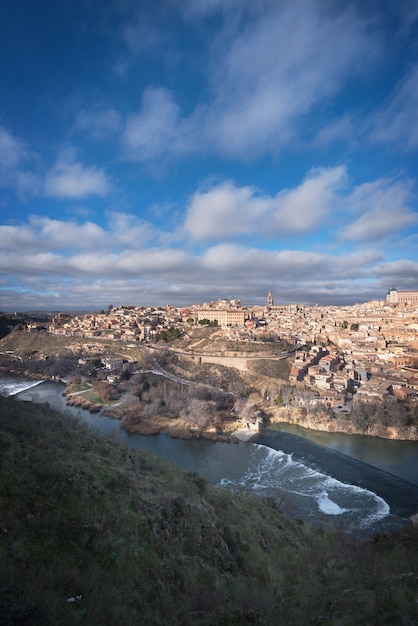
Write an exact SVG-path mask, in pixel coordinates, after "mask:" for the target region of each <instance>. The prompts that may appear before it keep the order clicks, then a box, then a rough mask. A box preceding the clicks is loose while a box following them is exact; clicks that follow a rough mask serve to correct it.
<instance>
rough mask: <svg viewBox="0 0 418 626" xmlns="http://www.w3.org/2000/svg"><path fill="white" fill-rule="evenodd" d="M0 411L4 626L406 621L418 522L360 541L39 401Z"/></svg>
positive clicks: (415, 607)
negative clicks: (221, 485)
mask: <svg viewBox="0 0 418 626" xmlns="http://www.w3.org/2000/svg"><path fill="white" fill-rule="evenodd" d="M0 418H1V426H2V437H1V439H0V451H1V454H0V530H1V535H2V540H1V542H0V561H1V563H2V567H1V568H0V606H1V614H2V623H4V624H7V625H10V626H11V625H12V624H17V623H19V624H23V623H24V624H29V623H31V624H79V623H86V624H106V623H112V624H126V626H134V625H135V624H138V623H143V624H158V625H159V626H169V625H170V626H208V624H227V623H228V624H238V623H239V624H250V623H251V624H276V623H294V624H303V623H305V622H306V616H310V618H311V621H312V622H313V621H315V623H320V622H322V623H325V622H326V623H330V624H331V623H332V624H336V623H341V624H343V623H344V624H351V623H362V624H383V623H388V622H389V621H390V622H391V623H397V624H412V623H416V621H417V619H418V604H417V594H416V580H417V576H418V564H417V561H416V551H417V549H418V534H417V529H414V528H408V529H405V531H404V532H402V533H400V534H399V535H398V536H390V535H386V536H384V537H377V538H375V539H373V540H369V541H361V542H358V541H355V540H353V539H352V538H348V537H344V536H343V535H342V534H341V533H333V532H330V531H327V530H324V529H321V530H318V529H315V528H314V527H312V526H311V525H309V524H303V523H300V522H297V521H295V520H293V519H291V517H289V516H288V515H285V514H283V513H282V512H280V511H279V510H278V507H277V505H276V504H275V503H274V502H272V501H271V500H269V501H267V500H263V499H262V498H259V497H255V496H254V495H251V494H247V493H243V492H242V491H241V492H239V493H238V492H233V491H231V490H226V489H214V488H213V487H211V485H210V484H208V483H207V482H206V481H205V480H204V479H203V478H201V477H200V476H198V475H197V474H196V473H193V472H187V473H185V472H182V471H180V470H179V469H177V468H175V467H173V466H172V465H169V464H167V463H165V462H163V461H161V460H160V459H158V458H156V457H155V456H152V455H147V454H144V453H142V452H137V451H134V450H130V449H127V448H126V446H124V445H119V444H118V443H117V442H116V441H115V440H114V439H113V438H112V439H109V438H105V437H98V436H97V433H94V432H92V431H91V430H90V429H88V428H86V427H85V426H84V425H83V424H82V423H80V421H78V422H77V421H76V420H72V419H67V418H65V419H64V418H63V416H62V414H57V413H55V412H54V411H51V410H50V409H48V407H46V406H45V405H34V404H32V403H24V402H17V401H13V400H12V399H7V398H6V399H3V398H0ZM243 447H245V446H243ZM230 449H231V450H234V451H237V450H238V446H236V447H235V446H234V447H233V448H230ZM11 476H12V477H13V480H11V479H10V477H11ZM138 564H140V567H138ZM370 564H372V565H373V566H372V567H371V566H370Z"/></svg>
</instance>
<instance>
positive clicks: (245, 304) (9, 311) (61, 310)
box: [0, 289, 418, 315]
mask: <svg viewBox="0 0 418 626" xmlns="http://www.w3.org/2000/svg"><path fill="white" fill-rule="evenodd" d="M397 291H403V290H401V289H397ZM408 291H414V290H408ZM415 291H418V289H417V290H415ZM267 293H268V292H267ZM267 293H266V297H265V298H264V299H263V300H259V301H257V302H250V301H244V300H243V299H242V298H240V297H239V296H236V297H235V299H236V300H240V301H241V304H242V306H243V307H256V306H265V305H267ZM386 293H387V292H386ZM232 299H234V297H233V296H231V297H230V298H226V297H225V298H224V297H219V298H216V297H215V298H211V299H208V300H204V301H201V302H200V301H199V302H197V301H196V302H189V303H187V304H175V303H173V302H164V303H161V302H160V303H155V304H146V303H144V304H135V303H133V302H124V303H120V304H112V303H109V304H107V305H105V306H96V307H87V308H86V307H84V308H82V307H80V308H68V307H61V308H57V309H55V308H54V309H51V308H48V309H26V310H18V309H0V312H2V313H7V314H14V313H16V314H27V315H30V314H31V313H34V314H41V313H45V314H50V315H53V314H58V313H69V314H71V313H74V314H80V313H84V314H86V315H87V314H89V313H100V312H101V311H108V309H109V306H110V305H111V304H112V308H114V309H118V308H123V307H145V308H164V307H166V306H172V307H174V308H177V309H188V308H190V307H192V306H201V305H203V304H204V303H205V302H218V301H220V300H228V301H229V300H232ZM273 300H274V306H293V305H295V306H298V305H299V306H307V307H315V306H318V307H327V306H328V307H334V306H335V307H344V306H356V305H362V304H366V303H367V302H374V301H380V302H382V301H383V302H385V301H386V294H385V297H384V298H368V299H367V300H364V301H362V302H359V301H357V302H351V303H348V302H346V303H343V304H335V303H330V302H328V303H325V304H320V303H319V302H313V303H309V302H277V301H276V299H275V298H274V293H273Z"/></svg>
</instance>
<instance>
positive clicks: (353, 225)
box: [0, 0, 418, 311]
mask: <svg viewBox="0 0 418 626" xmlns="http://www.w3.org/2000/svg"><path fill="white" fill-rule="evenodd" d="M417 193H418V4H417V2H416V1H415V0H411V1H409V0H403V1H402V2H397V3H395V2H392V1H389V0H388V1H386V0H368V1H367V2H363V1H361V0H358V1H354V0H353V1H351V2H350V1H347V0H344V1H343V0H341V1H338V0H258V1H257V2H254V0H227V1H226V0H155V1H153V2H151V1H149V2H146V1H143V2H138V1H134V0H72V1H69V0H48V1H47V0H37V1H36V2H33V0H20V1H19V2H15V1H14V0H2V2H1V5H0V208H1V234H0V237H1V283H0V309H2V310H20V311H21V310H34V309H42V310H45V309H49V310H51V309H52V310H58V309H100V308H103V307H107V306H108V305H109V304H113V305H114V306H116V305H119V304H134V305H155V304H167V303H170V304H174V305H187V304H192V303H195V302H204V301H207V300H213V299H217V298H231V297H238V298H241V299H242V301H243V302H244V303H247V304H255V303H261V302H265V300H266V296H267V292H268V291H269V290H270V289H271V290H272V291H273V295H274V299H275V302H276V303H294V302H303V303H308V304H315V303H318V304H353V303H355V302H364V301H367V300H371V299H384V298H385V295H386V292H387V291H388V289H389V288H391V287H392V286H393V285H395V286H396V287H397V288H398V289H418V252H417V251H418V202H417Z"/></svg>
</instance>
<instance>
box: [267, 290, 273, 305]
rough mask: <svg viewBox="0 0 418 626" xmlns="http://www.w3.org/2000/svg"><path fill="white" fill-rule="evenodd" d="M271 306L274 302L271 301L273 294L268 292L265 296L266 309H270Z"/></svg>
mask: <svg viewBox="0 0 418 626" xmlns="http://www.w3.org/2000/svg"><path fill="white" fill-rule="evenodd" d="M272 306H274V301H273V293H272V291H271V290H270V291H269V292H268V295H267V307H268V308H270V307H272Z"/></svg>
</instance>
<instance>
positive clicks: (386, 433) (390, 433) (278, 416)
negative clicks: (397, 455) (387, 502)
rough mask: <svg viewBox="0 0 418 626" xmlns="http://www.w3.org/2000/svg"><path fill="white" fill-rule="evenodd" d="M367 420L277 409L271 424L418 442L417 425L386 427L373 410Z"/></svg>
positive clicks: (321, 412)
mask: <svg viewBox="0 0 418 626" xmlns="http://www.w3.org/2000/svg"><path fill="white" fill-rule="evenodd" d="M369 410H370V415H368V416H367V418H368V419H367V420H366V421H365V420H364V419H362V420H360V419H358V417H357V416H356V415H353V416H352V415H349V416H346V417H338V416H336V415H334V414H333V413H330V412H326V411H316V412H315V413H312V412H309V411H307V412H306V414H304V413H303V414H302V413H301V411H300V410H290V409H288V408H282V407H277V408H274V409H272V411H271V413H270V421H271V422H273V423H274V422H287V423H289V424H297V425H299V426H302V427H304V428H311V429H312V430H321V431H324V432H329V433H337V432H339V433H345V434H347V435H369V436H372V437H381V438H382V439H398V440H409V441H416V440H418V429H417V427H416V425H415V423H414V422H413V423H408V420H407V419H406V420H403V421H402V422H403V423H401V424H400V425H399V426H393V425H392V426H385V425H384V424H382V423H381V421H380V420H378V419H376V420H373V410H372V408H370V409H369Z"/></svg>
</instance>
